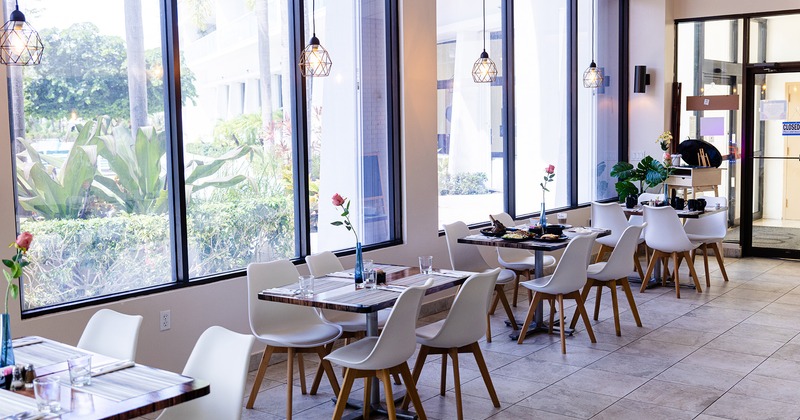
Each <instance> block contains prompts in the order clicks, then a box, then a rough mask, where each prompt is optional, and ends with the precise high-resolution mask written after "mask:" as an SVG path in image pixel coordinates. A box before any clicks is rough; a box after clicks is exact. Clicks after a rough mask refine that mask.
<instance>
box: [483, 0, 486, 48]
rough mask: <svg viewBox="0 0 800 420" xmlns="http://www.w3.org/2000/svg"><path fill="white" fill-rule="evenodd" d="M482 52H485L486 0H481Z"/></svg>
mask: <svg viewBox="0 0 800 420" xmlns="http://www.w3.org/2000/svg"><path fill="white" fill-rule="evenodd" d="M483 52H486V0H483Z"/></svg>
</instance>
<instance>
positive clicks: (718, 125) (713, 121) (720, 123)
mask: <svg viewBox="0 0 800 420" xmlns="http://www.w3.org/2000/svg"><path fill="white" fill-rule="evenodd" d="M723 134H725V117H703V118H700V135H701V136H721V135H723Z"/></svg>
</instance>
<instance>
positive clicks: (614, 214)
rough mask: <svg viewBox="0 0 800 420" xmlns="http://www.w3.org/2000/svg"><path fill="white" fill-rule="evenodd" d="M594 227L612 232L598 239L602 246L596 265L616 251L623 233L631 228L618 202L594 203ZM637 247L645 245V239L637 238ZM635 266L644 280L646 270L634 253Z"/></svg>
mask: <svg viewBox="0 0 800 420" xmlns="http://www.w3.org/2000/svg"><path fill="white" fill-rule="evenodd" d="M592 226H594V227H601V228H605V229H609V230H611V234H610V235H608V236H604V237H602V238H597V243H598V244H600V250H599V251H598V252H597V259H596V260H595V261H594V262H596V263H598V262H600V261H603V257H604V256H605V254H606V253H607V252H611V251H613V250H614V247H615V246H616V245H617V242H618V241H619V238H620V237H621V236H622V232H624V231H625V229H627V228H628V226H630V224H629V223H628V219H626V218H625V211H623V210H622V207H620V205H619V204H618V203H616V202H613V203H592ZM636 239H637V246H638V244H640V243H644V238H641V237H640V238H636ZM632 258H633V265H634V267H635V268H636V272H637V273H639V277H640V278H644V270H643V269H642V263H641V262H640V261H639V257H638V255H636V253H635V252H634V253H633V257H632Z"/></svg>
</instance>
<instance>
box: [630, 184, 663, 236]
mask: <svg viewBox="0 0 800 420" xmlns="http://www.w3.org/2000/svg"><path fill="white" fill-rule="evenodd" d="M663 198H664V195H663V194H654V193H641V194H639V197H638V198H637V199H636V200H637V202H638V203H639V205H642V204H644V203H647V202H649V201H650V200H662V199H663ZM642 223H644V216H639V215H633V216H631V217H630V218H629V219H628V224H629V225H641V224H642ZM642 236H644V235H642ZM643 239H644V238H643Z"/></svg>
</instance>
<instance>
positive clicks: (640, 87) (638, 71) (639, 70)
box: [633, 66, 650, 93]
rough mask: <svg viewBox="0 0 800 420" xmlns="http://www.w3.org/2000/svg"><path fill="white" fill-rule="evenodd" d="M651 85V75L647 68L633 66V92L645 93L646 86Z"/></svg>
mask: <svg viewBox="0 0 800 420" xmlns="http://www.w3.org/2000/svg"><path fill="white" fill-rule="evenodd" d="M649 85H650V75H649V74H648V73H647V66H633V92H634V93H645V91H646V88H645V86H649Z"/></svg>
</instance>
